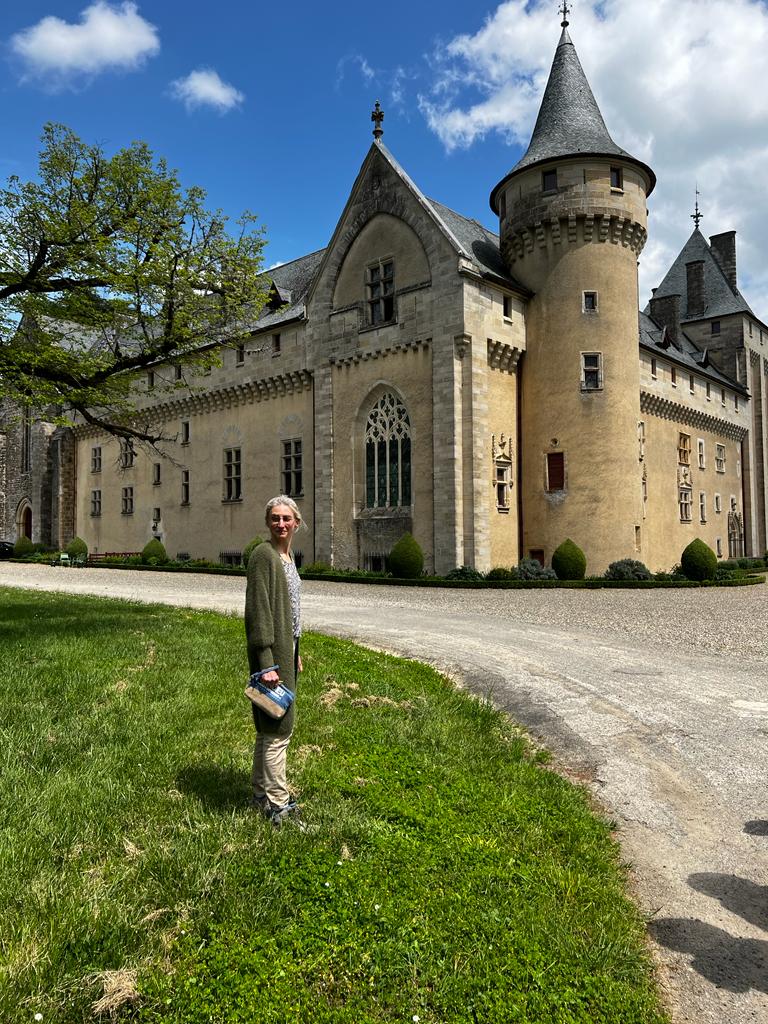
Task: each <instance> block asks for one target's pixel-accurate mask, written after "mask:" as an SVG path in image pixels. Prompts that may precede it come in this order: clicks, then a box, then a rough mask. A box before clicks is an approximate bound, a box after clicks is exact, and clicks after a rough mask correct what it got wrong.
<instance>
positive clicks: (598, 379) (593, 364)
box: [581, 352, 603, 391]
mask: <svg viewBox="0 0 768 1024" xmlns="http://www.w3.org/2000/svg"><path fill="white" fill-rule="evenodd" d="M602 386H603V356H602V353H601V352H582V353H581V390H582V391H599V390H600V389H601V388H602Z"/></svg>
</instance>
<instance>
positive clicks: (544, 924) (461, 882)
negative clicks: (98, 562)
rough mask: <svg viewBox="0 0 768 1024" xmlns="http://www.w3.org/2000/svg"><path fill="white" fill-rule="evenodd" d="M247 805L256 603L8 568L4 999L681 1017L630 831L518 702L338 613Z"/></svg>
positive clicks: (47, 1012)
mask: <svg viewBox="0 0 768 1024" xmlns="http://www.w3.org/2000/svg"><path fill="white" fill-rule="evenodd" d="M303 649H304V655H305V657H304V660H305V668H306V671H305V673H304V675H303V676H302V678H301V682H300V691H299V713H298V725H297V730H296V734H295V736H294V740H293V742H292V745H291V748H290V751H289V771H290V777H291V780H292V781H293V782H294V783H296V784H297V786H298V787H299V788H300V791H301V799H302V802H303V805H304V808H305V820H306V822H307V824H308V826H309V830H308V831H307V832H306V833H302V832H299V831H297V830H295V829H293V828H289V827H285V828H283V829H280V830H276V829H273V828H272V827H271V826H270V825H269V824H267V823H265V822H264V821H263V820H261V819H260V818H258V817H257V816H255V815H254V814H252V813H251V812H249V811H248V810H247V806H246V805H247V799H248V776H249V762H250V751H251V745H252V726H251V723H250V716H249V712H248V706H247V701H246V700H245V698H244V697H243V696H242V688H243V685H244V678H245V669H246V666H245V658H244V641H243V634H242V626H241V624H240V622H239V621H238V620H236V619H232V618H227V617H223V616H218V615H214V614H208V613H201V612H192V611H185V610H178V609H170V608H164V607H152V606H146V605H136V604H130V603H125V602H117V601H102V600H97V599H93V598H74V597H70V596H64V595H43V594H35V593H31V592H23V591H18V590H10V589H6V590H0V650H2V665H1V666H0V682H2V692H3V701H2V705H0V730H2V743H1V744H0V864H1V865H2V871H0V1020H3V1021H6V1020H7V1021H9V1022H10V1021H13V1022H14V1024H15V1022H17V1021H19V1022H24V1021H33V1020H34V1019H35V1014H42V1019H43V1021H44V1022H45V1024H55V1022H60V1024H78V1022H83V1021H91V1020H94V1019H101V1020H120V1021H122V1020H126V1021H127V1020H130V1021H134V1022H141V1024H150V1022H151V1024H171V1022H173V1024H237V1022H243V1024H245V1022H248V1024H271V1022H274V1024H278V1022H279V1024H287V1022H290V1024H293V1022H297V1024H304V1022H306V1024H310V1022H311V1024H367V1022H371V1024H373V1022H376V1024H378V1022H395V1021H398V1022H399V1021H405V1022H409V1021H415V1020H416V1019H417V1018H418V1020H419V1021H420V1022H421V1024H448V1022H451V1024H454V1022H455V1024H464V1022H466V1024H506V1022H516V1024H518V1022H520V1024H523V1022H531V1024H532V1022H537V1024H538V1022H541V1024H572V1022H574V1024H575V1022H584V1024H587V1022H589V1024H608V1022H616V1024H619V1022H621V1024H661V1022H663V1021H664V1020H666V1018H665V1017H664V1015H663V1013H662V1012H661V1010H660V1009H659V1005H658V1002H657V999H656V996H655V993H654V989H653V983H652V976H651V971H650V968H649V963H648V958H647V953H646V950H645V945H644V937H643V928H642V923H641V921H640V920H639V917H638V915H637V913H636V911H635V910H634V908H633V907H632V906H631V904H629V902H628V901H627V899H626V897H625V895H624V890H623V886H624V875H623V871H622V868H621V866H620V864H619V860H618V855H617V848H616V846H615V844H614V842H613V841H612V839H611V836H610V831H609V828H608V826H607V825H606V824H605V823H604V822H603V821H601V820H600V819H599V818H597V817H595V816H594V815H593V813H592V812H591V810H590V808H589V804H588V800H587V798H586V796H585V794H584V793H582V792H581V791H580V790H579V789H577V788H574V787H572V786H570V785H569V784H567V783H566V782H565V781H563V780H562V779H561V778H560V777H559V776H557V775H556V774H554V773H553V772H551V771H549V770H548V769H546V768H545V767H544V766H543V765H542V764H541V763H539V762H540V761H541V760H542V758H541V757H540V756H539V755H537V754H536V752H535V751H534V750H533V749H532V748H531V747H530V746H529V745H528V744H527V742H526V741H525V739H524V737H523V736H522V735H521V734H520V733H519V731H518V730H516V729H515V727H514V726H513V725H512V724H510V723H509V722H508V721H507V720H506V719H505V718H504V717H503V716H502V715H501V714H499V713H497V712H495V711H493V710H492V709H491V708H490V707H488V706H487V705H485V704H483V703H481V702H479V701H476V700H474V699H472V698H470V697H468V696H466V695H463V694H461V693H458V692H456V691H455V690H454V689H453V688H452V686H451V685H450V684H449V683H448V682H447V680H445V679H444V678H442V677H441V676H439V675H438V674H437V673H435V672H433V671H432V670H430V669H428V668H426V667H424V666H422V665H419V664H417V663H414V662H408V661H404V660H400V659H395V658H390V657H386V656H384V655H380V654H375V653H372V652H370V651H367V650H365V649H362V648H360V647H356V646H355V645H353V644H350V643H345V642H341V641H335V640H330V639H327V638H323V637H320V636H311V635H310V636H307V637H306V638H305V641H304V648H303Z"/></svg>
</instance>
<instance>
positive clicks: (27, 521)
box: [16, 498, 32, 540]
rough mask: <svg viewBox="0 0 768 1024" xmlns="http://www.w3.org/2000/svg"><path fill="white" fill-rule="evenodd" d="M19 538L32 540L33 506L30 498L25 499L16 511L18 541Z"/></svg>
mask: <svg viewBox="0 0 768 1024" xmlns="http://www.w3.org/2000/svg"><path fill="white" fill-rule="evenodd" d="M19 537H29V539H30V540H32V506H31V504H30V503H29V499H28V498H23V499H22V500H21V502H20V503H19V507H18V509H17V510H16V539H17V540H18V539H19Z"/></svg>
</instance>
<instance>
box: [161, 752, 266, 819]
mask: <svg viewBox="0 0 768 1024" xmlns="http://www.w3.org/2000/svg"><path fill="white" fill-rule="evenodd" d="M176 788H177V789H178V790H179V791H180V792H181V793H186V794H187V795H189V796H196V797H197V798H198V800H200V802H201V803H202V804H203V806H204V807H206V808H208V810H211V811H232V810H237V809H240V810H245V809H246V808H247V807H248V801H249V800H250V796H251V784H250V780H249V779H248V778H247V776H246V774H245V773H244V772H243V771H241V770H237V769H235V768H223V767H222V766H221V765H217V764H211V763H200V764H191V765H188V766H187V767H186V768H183V769H182V770H181V771H180V772H179V774H178V775H177V777H176Z"/></svg>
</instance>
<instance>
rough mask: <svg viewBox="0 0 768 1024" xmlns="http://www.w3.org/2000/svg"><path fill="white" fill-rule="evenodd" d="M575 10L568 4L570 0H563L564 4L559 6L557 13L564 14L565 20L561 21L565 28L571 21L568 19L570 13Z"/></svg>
mask: <svg viewBox="0 0 768 1024" xmlns="http://www.w3.org/2000/svg"><path fill="white" fill-rule="evenodd" d="M572 10H573V8H572V7H569V6H568V0H563V2H562V4H561V5H560V6H559V7H558V9H557V13H558V14H562V16H563V20H562V21H561V22H560V24H561V25H562V27H563V28H568V25H569V24H570V22H569V21H568V15H569V14H570V13H571V11H572Z"/></svg>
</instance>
